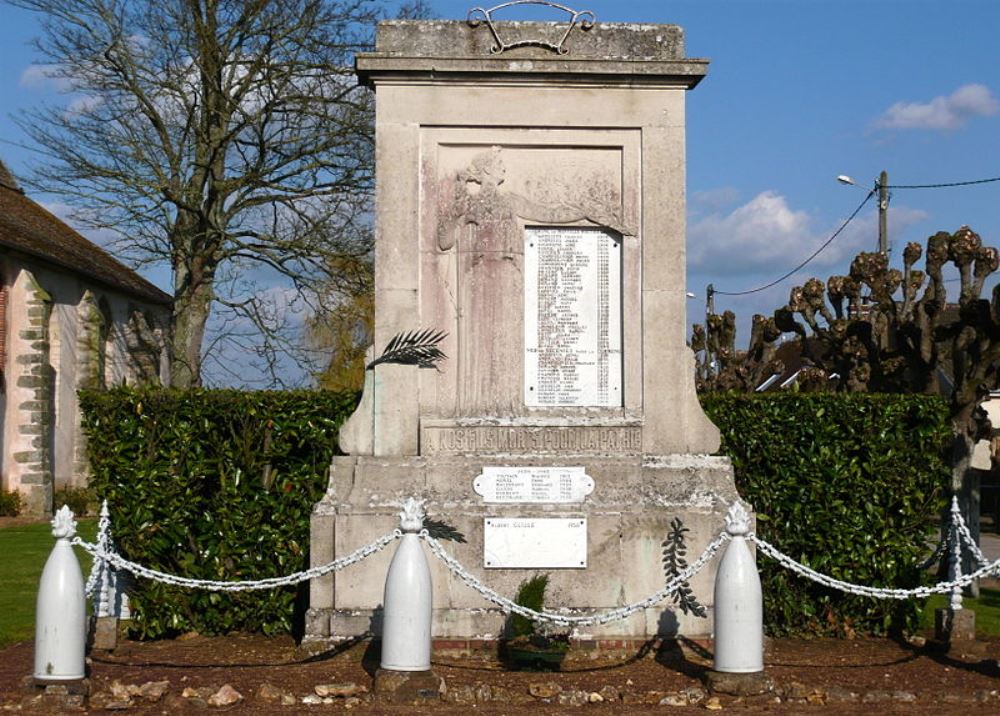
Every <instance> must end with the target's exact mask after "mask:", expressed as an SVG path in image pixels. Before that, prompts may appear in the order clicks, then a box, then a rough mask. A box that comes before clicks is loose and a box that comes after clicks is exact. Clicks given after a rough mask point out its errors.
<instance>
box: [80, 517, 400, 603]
mask: <svg viewBox="0 0 1000 716" xmlns="http://www.w3.org/2000/svg"><path fill="white" fill-rule="evenodd" d="M402 536H403V533H402V532H401V531H400V530H398V529H397V530H393V531H392V532H389V533H388V534H385V535H383V536H381V537H379V538H378V539H377V540H375V541H374V542H372V543H371V544H367V545H365V546H364V547H360V548H359V549H356V550H354V551H353V552H351V553H350V554H349V555H346V556H344V557H341V558H340V559H335V560H334V561H332V562H328V563H327V564H323V565H320V566H318V567H312V568H311V569H307V570H304V571H302V572H295V573H294V574H289V575H288V576H286V577H268V578H266V579H256V580H247V581H239V582H231V581H225V580H216V579H191V578H189V577H178V576H176V575H173V574H167V573H166V572H161V571H159V570H156V569H150V568H149V567H143V566H142V565H141V564H137V563H136V562H131V561H129V560H127V559H125V558H124V557H122V556H121V555H120V554H118V553H117V552H114V551H110V550H104V549H102V548H101V547H100V546H99V545H97V544H93V543H91V542H84V541H83V540H82V539H80V538H79V537H76V538H74V539H73V544H75V545H78V546H79V547H81V548H82V549H83V550H85V551H86V552H88V553H89V554H91V555H92V556H93V557H94V560H95V564H96V563H97V560H103V561H105V562H107V563H108V564H110V565H112V566H113V567H115V568H116V569H120V570H123V571H126V572H130V573H131V574H134V575H135V576H136V577H144V578H146V579H152V580H154V581H157V582H162V583H164V584H171V585H173V586H175V587H188V588H190V589H205V590H208V591H210V592H246V591H250V590H255V589H274V588H276V587H288V586H291V585H293V584H298V583H299V582H306V581H308V580H310V579H316V578H317V577H322V576H323V575H326V574H330V573H331V572H337V571H340V570H341V569H344V568H345V567H349V566H351V565H352V564H357V563H358V562H360V561H362V560H364V559H366V558H368V557H370V556H371V555H373V554H375V553H376V552H381V551H382V550H383V549H385V548H386V547H387V546H389V545H390V544H392V543H393V542H395V541H396V540H397V539H399V538H400V537H402Z"/></svg>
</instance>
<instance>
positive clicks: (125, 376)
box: [0, 257, 169, 514]
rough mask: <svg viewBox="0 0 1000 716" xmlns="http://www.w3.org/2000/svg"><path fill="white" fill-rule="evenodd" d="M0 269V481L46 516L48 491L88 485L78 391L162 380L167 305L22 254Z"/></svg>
mask: <svg viewBox="0 0 1000 716" xmlns="http://www.w3.org/2000/svg"><path fill="white" fill-rule="evenodd" d="M2 274H3V276H2V278H3V285H4V286H5V287H6V296H7V301H6V306H5V308H6V310H5V312H4V316H3V318H4V328H5V329H6V330H5V334H4V337H5V339H6V357H5V358H4V377H5V388H6V390H5V393H4V395H3V400H2V402H0V415H2V419H3V428H2V431H0V432H2V437H3V455H2V461H3V462H2V465H0V487H2V488H3V489H5V490H15V489H16V490H20V491H21V493H22V495H23V497H24V503H25V508H26V512H29V513H31V514H44V513H47V512H49V511H51V510H52V507H53V505H52V499H53V492H54V490H56V489H59V488H60V487H64V486H74V487H80V486H85V485H86V483H87V459H86V442H85V436H84V435H83V434H82V431H81V428H80V412H79V405H78V401H77V391H78V390H80V389H101V388H104V387H108V386H113V385H121V384H122V383H126V384H130V385H132V384H139V383H141V384H148V383H156V382H160V381H161V379H164V378H166V377H167V375H168V374H167V361H166V359H165V351H166V345H165V340H164V338H165V330H163V329H162V327H163V326H166V325H168V324H169V307H167V306H163V305H153V304H146V303H143V302H141V301H137V300H136V299H134V298H131V297H129V296H125V295H122V294H120V293H118V292H115V291H112V290H109V289H106V288H105V287H103V286H100V285H96V284H93V283H92V282H89V281H87V279H86V278H84V277H81V276H78V275H73V274H70V273H67V272H64V271H61V270H57V269H55V268H53V267H50V266H47V265H44V264H40V263H36V262H33V261H31V260H30V259H25V258H19V257H8V258H7V260H6V263H5V265H4V267H3V271H2Z"/></svg>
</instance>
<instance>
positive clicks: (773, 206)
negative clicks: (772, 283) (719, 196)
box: [688, 191, 811, 274]
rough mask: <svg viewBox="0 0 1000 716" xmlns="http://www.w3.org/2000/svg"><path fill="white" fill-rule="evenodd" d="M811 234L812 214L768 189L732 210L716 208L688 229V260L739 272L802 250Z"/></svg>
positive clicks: (694, 265)
mask: <svg viewBox="0 0 1000 716" xmlns="http://www.w3.org/2000/svg"><path fill="white" fill-rule="evenodd" d="M810 236H811V235H810V232H809V216H808V214H806V212H804V211H793V210H792V209H791V208H790V207H789V206H788V202H787V201H786V200H785V197H783V196H781V195H780V194H777V193H776V192H773V191H765V192H761V193H760V194H758V195H757V196H755V197H754V198H753V199H751V200H750V201H749V202H747V203H746V204H743V205H742V206H739V207H737V208H736V209H734V210H733V211H731V212H729V213H728V214H722V213H718V212H716V213H712V214H709V215H707V216H705V217H703V218H701V219H700V220H698V221H696V222H694V223H693V224H692V225H691V227H690V229H689V231H688V252H689V253H688V262H689V264H690V265H691V266H692V267H697V268H701V267H703V266H708V265H711V266H712V268H713V269H714V270H717V271H719V272H720V273H727V274H730V273H738V272H740V271H746V270H747V269H751V268H757V267H763V266H767V265H770V264H774V263H775V262H776V261H780V260H781V259H783V258H785V257H787V256H788V255H789V254H790V253H791V255H795V253H798V252H801V250H802V243H803V239H808V237H810Z"/></svg>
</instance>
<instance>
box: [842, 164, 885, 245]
mask: <svg viewBox="0 0 1000 716" xmlns="http://www.w3.org/2000/svg"><path fill="white" fill-rule="evenodd" d="M837 181H839V182H840V183H841V184H850V185H851V186H857V185H858V184H857V182H855V181H854V180H853V179H851V177H849V176H847V175H846V174H841V175H839V176H838V177H837ZM872 193H877V194H878V250H879V253H881V254H888V253H889V174H888V173H886V172H884V171H883V172H882V173H881V174H879V177H878V179H876V180H875V188H874V189H872Z"/></svg>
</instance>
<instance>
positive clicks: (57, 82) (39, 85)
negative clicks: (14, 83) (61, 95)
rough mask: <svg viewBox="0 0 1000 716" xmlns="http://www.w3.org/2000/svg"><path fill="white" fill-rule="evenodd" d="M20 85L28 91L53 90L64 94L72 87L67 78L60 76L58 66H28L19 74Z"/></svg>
mask: <svg viewBox="0 0 1000 716" xmlns="http://www.w3.org/2000/svg"><path fill="white" fill-rule="evenodd" d="M19 83H20V85H21V86H22V87H26V88H28V89H43V90H44V89H53V90H56V91H57V92H66V91H68V90H70V89H72V87H73V82H72V81H71V80H70V79H69V78H68V77H63V76H60V74H59V66H58V65H44V64H38V65H28V67H27V68H26V69H25V70H24V72H22V73H21V78H20V82H19Z"/></svg>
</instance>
